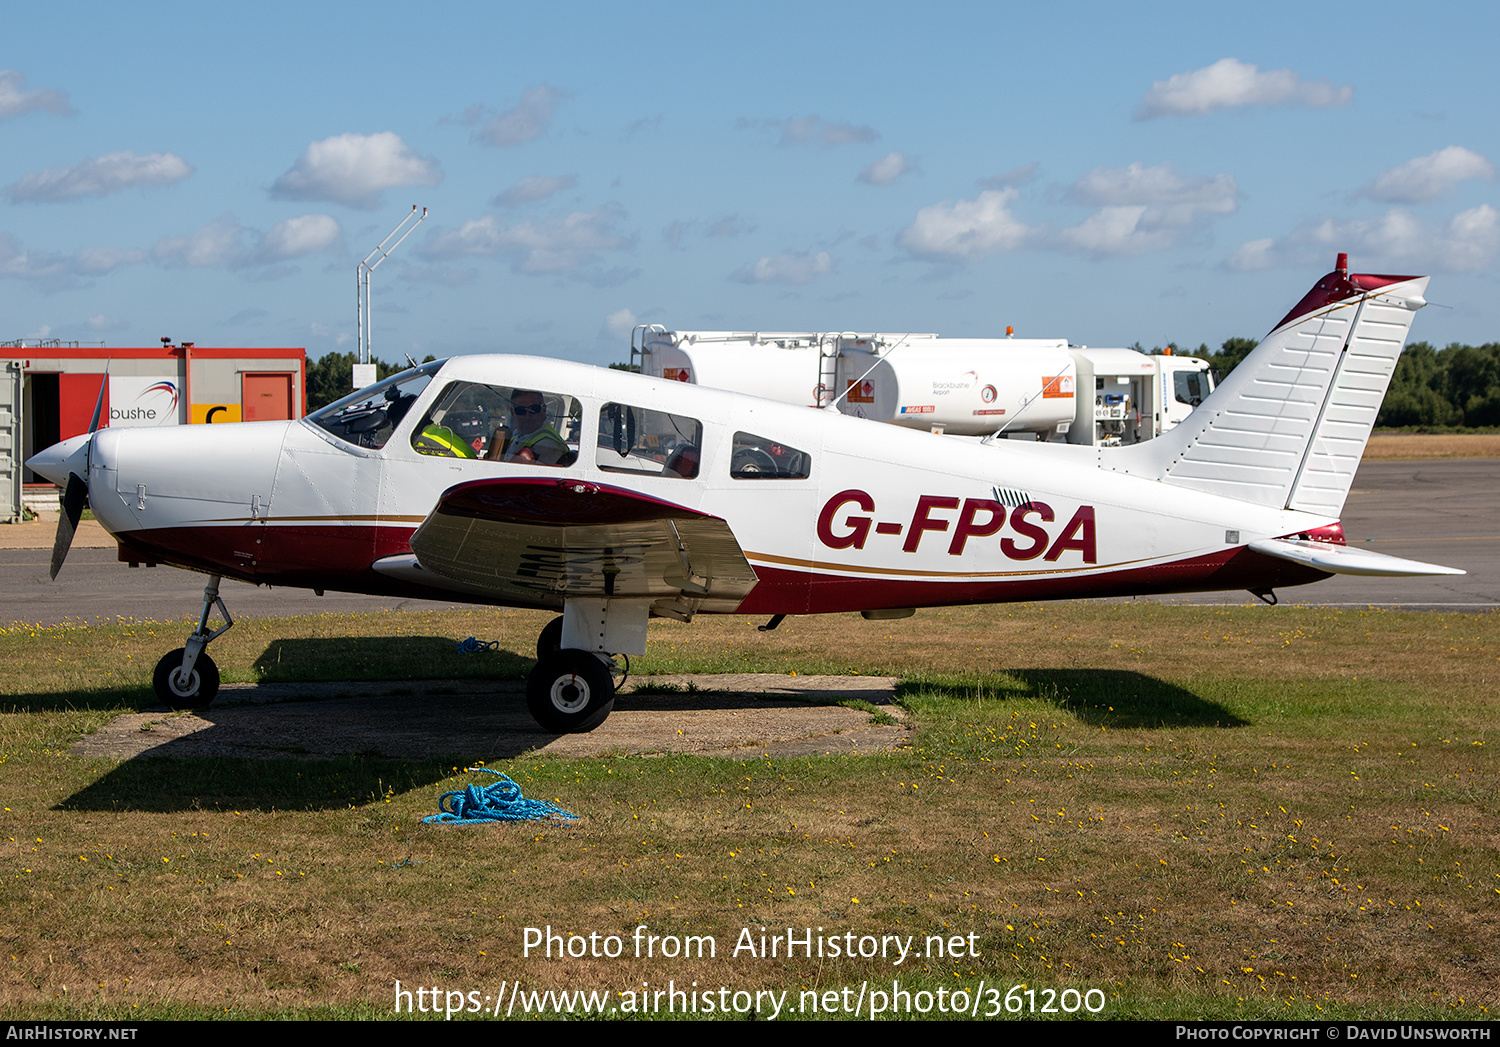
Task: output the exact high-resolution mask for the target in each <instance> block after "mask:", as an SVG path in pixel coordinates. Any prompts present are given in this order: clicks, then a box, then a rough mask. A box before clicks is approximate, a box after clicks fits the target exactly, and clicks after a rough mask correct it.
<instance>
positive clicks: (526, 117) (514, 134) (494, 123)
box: [471, 84, 564, 147]
mask: <svg viewBox="0 0 1500 1047" xmlns="http://www.w3.org/2000/svg"><path fill="white" fill-rule="evenodd" d="M563 97H564V95H563V92H561V91H559V90H558V89H557V88H555V87H551V86H548V85H547V84H540V85H538V86H536V87H533V88H532V89H531V90H529V91H527V92H526V93H525V94H523V95H521V100H520V101H519V102H517V103H516V105H515V106H514V107H513V108H510V109H507V110H505V112H503V113H497V114H495V115H494V116H492V117H490V118H489V119H488V120H486V121H485V122H484V124H483V125H482V126H481V127H480V128H479V130H478V131H475V132H474V137H475V138H476V139H478V140H479V141H481V142H483V143H484V144H485V145H495V146H501V147H505V146H513V145H521V144H522V143H523V142H530V141H532V140H533V139H536V138H540V137H542V135H544V134H546V132H547V125H548V124H549V123H551V122H552V113H553V111H554V110H555V109H556V108H557V103H558V101H559V100H560V99H561V98H563ZM471 112H473V110H471Z"/></svg>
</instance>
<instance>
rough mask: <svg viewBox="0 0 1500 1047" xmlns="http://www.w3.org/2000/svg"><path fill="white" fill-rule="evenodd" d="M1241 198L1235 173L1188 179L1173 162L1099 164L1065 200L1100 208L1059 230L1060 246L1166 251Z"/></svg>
mask: <svg viewBox="0 0 1500 1047" xmlns="http://www.w3.org/2000/svg"><path fill="white" fill-rule="evenodd" d="M1239 196H1240V190H1239V186H1238V184H1236V182H1235V180H1234V176H1232V175H1227V174H1221V175H1212V176H1205V177H1202V178H1183V177H1182V176H1181V175H1179V174H1177V172H1176V170H1174V169H1173V167H1172V165H1171V164H1161V165H1159V166H1156V167H1146V166H1144V165H1143V164H1139V163H1135V164H1131V165H1130V166H1128V167H1096V168H1094V170H1092V171H1090V172H1089V173H1088V174H1086V175H1084V176H1083V177H1081V178H1079V179H1078V181H1076V182H1074V183H1073V184H1072V185H1071V186H1069V187H1068V189H1067V191H1066V192H1065V193H1064V198H1065V199H1066V200H1068V201H1070V202H1072V203H1078V204H1085V205H1088V206H1096V207H1099V210H1098V211H1096V212H1094V213H1093V214H1092V215H1090V216H1089V217H1088V218H1086V219H1084V220H1083V221H1082V222H1081V223H1079V224H1078V225H1076V226H1073V227H1072V228H1069V229H1064V230H1062V231H1061V232H1060V233H1058V234H1057V244H1058V246H1060V247H1063V248H1065V249H1072V250H1079V251H1086V252H1088V253H1090V254H1094V255H1101V256H1120V255H1137V254H1144V253H1145V252H1147V251H1160V250H1165V249H1167V248H1169V247H1172V246H1173V245H1174V244H1176V243H1177V242H1178V240H1180V239H1181V238H1182V236H1183V235H1185V234H1187V233H1190V232H1192V231H1195V230H1199V229H1202V228H1204V227H1205V226H1207V225H1208V224H1209V223H1210V222H1211V221H1213V219H1215V218H1218V217H1221V216H1223V215H1230V214H1234V212H1235V211H1236V210H1238V209H1239Z"/></svg>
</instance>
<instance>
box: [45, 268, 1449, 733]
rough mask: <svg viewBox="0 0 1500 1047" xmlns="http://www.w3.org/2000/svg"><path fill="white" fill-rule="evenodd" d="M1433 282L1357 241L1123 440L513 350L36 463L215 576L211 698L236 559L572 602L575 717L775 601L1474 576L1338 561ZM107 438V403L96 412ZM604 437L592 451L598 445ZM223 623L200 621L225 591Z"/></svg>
mask: <svg viewBox="0 0 1500 1047" xmlns="http://www.w3.org/2000/svg"><path fill="white" fill-rule="evenodd" d="M1426 285H1427V279H1426V278H1425V277H1409V276H1372V275H1361V274H1351V273H1349V272H1348V270H1347V266H1346V263H1345V260H1344V256H1343V255H1340V256H1339V263H1338V267H1337V268H1336V269H1335V271H1334V272H1331V273H1329V274H1328V275H1327V276H1325V277H1323V278H1322V279H1321V280H1319V281H1318V283H1317V284H1316V285H1315V286H1314V287H1313V289H1312V290H1311V291H1310V292H1308V294H1307V295H1306V297H1304V298H1303V299H1302V301H1300V302H1299V303H1297V305H1296V306H1295V307H1294V308H1293V309H1292V310H1291V312H1289V313H1288V314H1287V315H1286V317H1285V318H1284V319H1283V320H1282V321H1281V323H1279V324H1278V325H1277V326H1276V328H1275V329H1274V330H1273V331H1272V332H1271V333H1270V334H1269V335H1268V336H1267V337H1266V338H1265V340H1264V341H1263V342H1261V343H1260V345H1259V347H1258V348H1256V349H1255V351H1254V352H1253V353H1251V354H1250V356H1249V357H1248V358H1247V359H1246V360H1245V361H1244V362H1243V363H1241V364H1240V366H1239V367H1237V368H1236V369H1235V370H1234V371H1233V372H1232V373H1231V374H1230V375H1229V376H1228V377H1227V378H1226V379H1225V381H1224V383H1223V384H1222V385H1221V386H1220V387H1219V388H1218V389H1217V390H1215V391H1214V393H1213V394H1212V395H1211V396H1210V397H1209V398H1208V399H1207V400H1205V401H1204V402H1203V404H1202V405H1201V406H1200V407H1199V408H1198V409H1197V410H1195V411H1194V412H1193V413H1192V415H1191V416H1190V417H1189V418H1188V420H1187V421H1186V422H1185V423H1183V424H1182V425H1180V426H1178V427H1177V428H1176V429H1174V430H1173V431H1171V432H1170V433H1168V434H1166V435H1164V436H1162V437H1159V438H1157V439H1155V440H1152V441H1150V442H1149V443H1144V444H1139V445H1135V446H1129V447H1102V448H1094V447H1083V446H1078V447H1075V446H1070V445H1057V444H1037V443H1022V442H1017V441H1009V440H996V441H985V440H979V439H974V438H967V437H956V436H942V435H936V434H930V433H922V432H914V431H911V430H908V429H902V428H897V427H893V426H889V425H882V424H880V423H877V422H872V421H865V420H862V419H858V418H851V417H847V416H844V415H841V414H839V413H837V412H835V411H831V410H821V411H820V410H810V409H808V408H805V407H795V406H789V405H785V404H780V403H774V402H771V401H768V400H762V399H758V398H755V397H750V396H745V395H741V394H736V393H733V392H726V391H722V390H716V389H710V388H704V387H699V386H691V385H684V384H682V383H679V382H669V381H660V380H657V379H652V378H645V377H642V376H640V375H634V374H629V373H626V372H622V371H616V370H604V369H600V368H594V367H586V366H582V365H579V364H571V363H563V362H559V361H556V360H549V359H537V358H531V357H520V356H458V357H453V358H450V359H448V360H445V361H438V362H435V363H430V364H425V365H422V366H420V367H416V368H414V369H412V370H410V371H406V372H404V373H402V374H399V375H396V376H394V377H392V378H389V379H387V380H386V381H384V382H381V383H379V384H377V385H374V386H371V387H370V388H368V389H365V390H363V391H360V392H358V393H355V394H353V395H352V396H348V397H346V398H344V399H343V400H340V401H339V402H337V403H335V404H332V405H330V406H328V407H325V408H323V409H322V410H320V411H317V412H315V413H313V414H311V415H309V416H308V417H306V418H303V419H300V420H298V421H293V422H254V423H245V424H239V425H214V426H192V427H164V428H158V429H108V428H106V429H98V430H97V431H93V432H91V433H90V434H87V435H83V436H78V437H74V438H73V439H71V440H66V441H64V442H62V443H60V444H57V445H56V446H54V447H52V448H50V449H48V450H46V451H43V452H41V453H40V454H38V455H36V456H35V457H33V458H32V459H31V460H30V461H29V462H27V465H28V466H29V467H30V468H31V469H33V470H35V471H36V472H38V473H41V474H42V475H44V476H46V477H48V478H49V479H51V480H53V481H54V482H56V483H58V484H60V485H64V486H65V488H66V491H65V494H64V507H65V512H64V514H63V518H62V520H61V522H60V523H59V533H58V542H57V546H56V548H55V549H54V554H53V574H54V576H55V575H56V571H57V568H58V567H59V566H60V565H61V562H62V559H63V557H65V556H66V553H67V545H68V543H69V542H70V541H71V538H72V530H73V527H74V525H75V524H76V521H77V519H78V514H79V513H80V512H81V510H82V507H83V504H84V502H85V499H86V500H87V502H88V503H89V504H90V505H91V506H92V507H93V510H94V513H95V515H96V517H97V518H98V520H99V521H100V522H101V523H102V524H103V525H104V527H105V528H106V529H107V530H108V531H109V532H110V533H111V534H112V535H113V536H114V537H115V539H116V540H117V541H118V542H119V555H120V559H121V560H122V561H126V562H130V563H165V564H171V565H174V566H177V567H184V568H188V569H190V570H196V571H201V572H203V573H205V574H208V575H209V576H210V580H209V583H208V585H207V587H206V588H205V589H204V600H203V608H202V614H201V616H200V619H199V624H198V628H197V629H196V630H194V632H193V633H192V634H191V636H190V637H189V638H188V640H187V644H186V646H185V647H184V648H182V649H180V650H177V651H173V652H171V653H170V654H168V655H166V656H165V657H164V658H163V659H162V660H161V663H160V664H159V665H158V667H157V672H156V677H155V685H156V690H157V693H158V695H159V696H160V697H161V698H162V699H163V700H164V701H166V702H167V703H169V704H171V705H175V706H179V707H195V706H202V705H206V704H207V703H208V702H210V701H212V699H213V696H214V694H215V692H216V691H217V688H218V671H217V669H216V668H215V667H214V665H213V662H212V660H211V659H210V658H209V657H208V655H207V654H206V653H205V651H204V648H205V647H206V646H207V644H208V643H209V642H210V641H211V640H213V639H214V638H215V637H217V636H218V635H219V634H220V633H222V632H223V631H224V630H225V629H227V628H229V626H230V625H231V624H233V623H232V620H231V619H230V617H229V614H228V611H227V609H226V608H225V607H224V604H223V601H222V600H221V599H220V597H219V591H218V589H219V581H220V579H221V578H222V577H225V576H227V577H232V578H239V579H241V580H243V581H247V582H254V583H266V584H271V585H290V586H300V587H303V588H311V589H317V590H325V589H334V590H340V591H345V592H361V593H376V594H394V595H402V596H412V597H423V598H428V599H449V600H461V601H469V602H474V603H485V604H498V605H504V606H513V607H531V608H544V609H551V610H558V611H561V612H562V614H561V617H559V618H558V619H556V620H555V621H553V622H552V623H551V624H550V625H549V626H548V627H547V628H546V629H545V630H543V632H542V635H541V637H540V638H539V640H538V642H537V655H538V662H537V666H536V669H535V670H534V671H533V672H532V674H531V677H530V679H529V681H528V683H527V701H528V706H529V708H530V710H531V712H532V714H533V716H534V717H535V718H536V720H537V721H538V722H539V723H540V724H541V725H542V726H543V727H545V728H547V729H548V730H552V731H557V732H565V731H587V730H591V729H592V728H594V727H595V726H597V725H598V724H600V723H602V722H603V720H604V718H605V717H606V716H607V715H608V714H609V711H610V710H611V708H612V707H613V704H614V693H615V687H614V680H613V676H612V670H613V667H614V659H613V656H615V655H620V654H624V655H627V656H628V655H632V654H641V653H644V651H645V649H646V623H647V621H648V620H649V619H650V618H652V617H654V616H665V617H669V618H675V619H679V620H682V621H688V620H690V619H691V618H692V617H693V616H694V615H695V614H747V615H766V616H770V619H771V620H770V622H769V623H768V625H767V626H765V628H774V627H775V625H776V624H777V623H778V622H779V621H780V620H781V618H782V616H784V615H789V614H818V613H824V612H831V611H861V612H863V613H864V615H865V617H867V618H900V617H905V616H907V615H909V614H911V613H912V612H913V609H915V608H917V607H933V606H944V605H952V604H971V603H1000V602H1006V601H1014V600H1044V599H1066V598H1076V597H1090V596H1120V595H1131V594H1155V593H1182V592H1201V591H1209V590H1225V589H1247V590H1249V591H1250V592H1252V593H1256V594H1257V595H1261V596H1262V597H1263V598H1266V599H1268V600H1269V601H1272V602H1274V598H1275V597H1274V592H1273V590H1274V589H1276V588H1279V587H1282V586H1290V585H1301V584H1305V583H1307V582H1313V581H1317V580H1319V579H1322V578H1326V577H1328V576H1329V575H1330V574H1335V573H1338V574H1365V575H1431V574H1462V573H1463V572H1462V571H1457V570H1454V569H1451V568H1446V567H1438V566H1434V565H1430V564H1422V563H1417V562H1415V561H1410V560H1401V559H1397V558H1394V557H1390V556H1383V555H1380V554H1378V553H1373V552H1369V551H1365V550H1356V549H1352V548H1349V547H1348V546H1346V545H1345V544H1344V535H1343V531H1342V528H1341V526H1340V523H1339V516H1340V513H1341V512H1342V509H1343V505H1344V499H1345V497H1346V495H1347V494H1348V492H1349V487H1350V484H1351V482H1352V480H1353V477H1354V472H1355V469H1356V468H1357V467H1358V465H1359V461H1360V457H1361V455H1362V453H1363V451H1364V447H1365V442H1366V440H1367V439H1368V437H1369V434H1370V430H1371V427H1372V426H1373V425H1374V422H1375V416H1376V413H1377V411H1378V410H1379V408H1380V404H1381V400H1382V398H1383V397H1384V394H1385V390H1386V386H1387V384H1388V383H1389V381H1390V377H1391V373H1392V371H1393V369H1394V367H1395V364H1396V360H1397V357H1398V356H1399V355H1400V353H1401V349H1402V345H1403V343H1404V342H1405V339H1406V334H1407V331H1408V329H1409V328H1410V326H1411V321H1412V317H1413V314H1414V313H1415V311H1416V310H1417V309H1419V308H1421V306H1423V305H1424V304H1425V302H1424V300H1423V297H1422V295H1423V292H1424V290H1425V289H1426ZM93 428H96V429H97V419H96V423H95V426H94V427H93ZM589 434H594V439H592V440H591V439H589ZM215 608H217V609H218V611H219V613H220V615H222V617H223V621H224V624H223V625H222V626H220V627H218V628H217V629H214V630H210V628H209V623H210V618H211V616H212V613H213V611H214V609H215Z"/></svg>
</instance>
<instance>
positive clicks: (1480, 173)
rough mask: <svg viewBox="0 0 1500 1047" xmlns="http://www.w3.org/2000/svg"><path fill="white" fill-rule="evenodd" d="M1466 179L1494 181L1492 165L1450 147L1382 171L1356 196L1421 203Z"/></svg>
mask: <svg viewBox="0 0 1500 1047" xmlns="http://www.w3.org/2000/svg"><path fill="white" fill-rule="evenodd" d="M1468 178H1486V179H1488V180H1490V181H1491V182H1493V181H1494V180H1495V166H1494V165H1493V164H1491V163H1490V162H1489V160H1487V159H1485V158H1484V157H1483V156H1481V155H1479V154H1478V153H1475V152H1471V151H1470V150H1468V149H1465V148H1464V147H1463V146H1461V145H1450V146H1449V147H1448V148H1446V149H1439V150H1438V151H1437V152H1435V153H1431V154H1429V155H1427V156H1419V157H1417V158H1416V159H1414V160H1408V161H1406V163H1404V164H1399V165H1397V166H1396V167H1392V168H1390V169H1389V170H1386V171H1382V172H1381V173H1380V174H1379V175H1378V176H1376V178H1375V180H1374V181H1373V182H1371V183H1370V184H1369V185H1367V186H1365V187H1364V188H1363V189H1361V190H1360V192H1359V195H1363V196H1368V197H1370V198H1371V199H1374V200H1383V201H1385V202H1386V203H1390V204H1420V203H1426V202H1427V201H1428V200H1436V199H1437V198H1438V197H1440V196H1442V195H1443V194H1444V193H1446V192H1447V191H1448V190H1449V189H1452V188H1453V186H1454V185H1455V184H1456V183H1458V182H1462V181H1464V180H1465V179H1468Z"/></svg>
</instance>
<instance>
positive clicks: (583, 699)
mask: <svg viewBox="0 0 1500 1047" xmlns="http://www.w3.org/2000/svg"><path fill="white" fill-rule="evenodd" d="M552 704H553V706H555V707H556V708H557V709H558V710H559V711H560V712H565V713H576V712H579V711H581V710H582V709H584V708H585V707H586V706H587V705H588V704H589V685H588V684H586V683H585V682H584V681H583V679H582V678H581V677H579V676H576V675H574V674H571V673H570V674H569V675H567V676H560V677H558V678H557V679H556V680H554V681H553V682H552Z"/></svg>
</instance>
